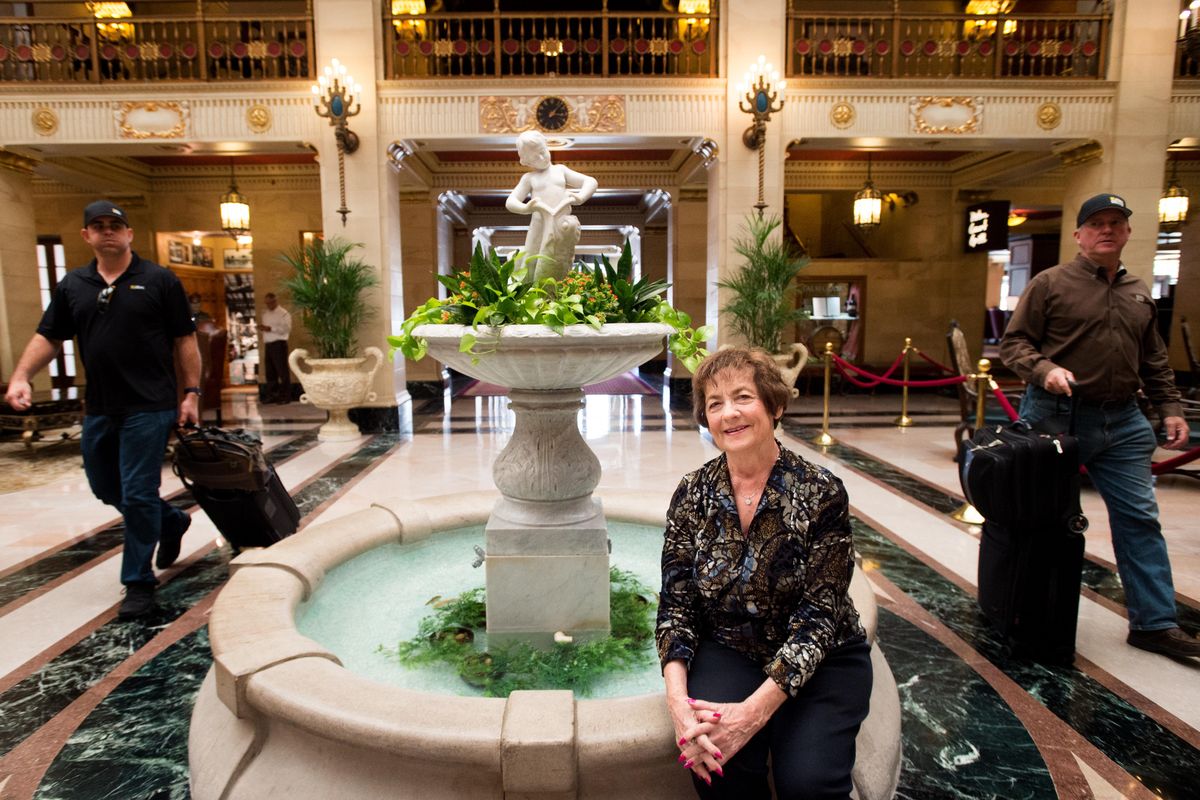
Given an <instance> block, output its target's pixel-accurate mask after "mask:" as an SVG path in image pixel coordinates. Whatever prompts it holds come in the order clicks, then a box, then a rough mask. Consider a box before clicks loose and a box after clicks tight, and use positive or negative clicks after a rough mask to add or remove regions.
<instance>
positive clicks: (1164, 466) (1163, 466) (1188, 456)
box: [1150, 447, 1200, 475]
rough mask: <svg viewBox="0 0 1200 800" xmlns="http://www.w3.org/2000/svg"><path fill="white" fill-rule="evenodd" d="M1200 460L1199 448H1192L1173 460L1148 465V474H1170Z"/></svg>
mask: <svg viewBox="0 0 1200 800" xmlns="http://www.w3.org/2000/svg"><path fill="white" fill-rule="evenodd" d="M1197 458H1200V447H1193V448H1192V449H1191V450H1188V451H1187V452H1186V453H1181V454H1180V455H1177V456H1175V457H1174V458H1168V459H1167V460H1166V461H1158V462H1155V463H1154V464H1151V465H1150V472H1152V473H1153V474H1155V475H1161V474H1163V473H1164V472H1171V471H1173V470H1176V469H1178V468H1179V467H1182V466H1183V465H1184V464H1190V463H1192V462H1193V461H1195V460H1196V459H1197Z"/></svg>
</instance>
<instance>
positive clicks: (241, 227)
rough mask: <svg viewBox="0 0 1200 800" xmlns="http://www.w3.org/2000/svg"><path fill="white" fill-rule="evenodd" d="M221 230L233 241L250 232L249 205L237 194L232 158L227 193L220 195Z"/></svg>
mask: <svg viewBox="0 0 1200 800" xmlns="http://www.w3.org/2000/svg"><path fill="white" fill-rule="evenodd" d="M221 230H223V231H225V232H226V233H227V234H229V236H230V237H231V238H234V239H236V238H238V237H239V236H245V235H246V234H247V233H249V232H250V204H249V203H247V202H246V198H245V197H243V196H242V195H240V194H238V188H237V179H236V178H235V177H234V172H233V159H232V158H231V159H229V191H228V192H226V193H225V194H223V195H221Z"/></svg>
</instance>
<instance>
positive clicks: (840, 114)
mask: <svg viewBox="0 0 1200 800" xmlns="http://www.w3.org/2000/svg"><path fill="white" fill-rule="evenodd" d="M829 121H830V122H832V123H833V127H835V128H843V129H844V128H849V127H850V126H851V125H853V124H854V106H852V105H850V104H849V103H846V102H842V103H834V104H833V108H831V109H830V110H829Z"/></svg>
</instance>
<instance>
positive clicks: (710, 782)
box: [704, 776, 712, 786]
mask: <svg viewBox="0 0 1200 800" xmlns="http://www.w3.org/2000/svg"><path fill="white" fill-rule="evenodd" d="M704 782H705V783H707V784H708V785H709V786H712V778H709V777H707V776H706V777H705V778H704Z"/></svg>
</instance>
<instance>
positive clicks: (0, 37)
mask: <svg viewBox="0 0 1200 800" xmlns="http://www.w3.org/2000/svg"><path fill="white" fill-rule="evenodd" d="M306 5H307V4H306ZM34 6H35V7H46V6H51V7H58V8H60V9H61V10H63V11H71V10H75V9H78V8H81V7H82V4H78V3H75V4H71V5H66V4H57V3H56V4H49V3H35V4H34ZM196 6H197V13H195V14H190V15H171V16H137V15H135V16H130V17H122V18H118V19H109V18H95V17H90V16H88V17H70V16H65V15H64V16H26V17H0V82H39V83H134V82H145V81H248V80H250V81H253V80H286V79H288V78H297V79H310V78H311V77H313V75H314V63H315V58H314V53H313V47H312V42H313V33H312V13H311V10H309V11H308V12H307V13H304V14H298V15H295V16H290V15H289V16H279V15H275V16H263V15H254V16H247V15H216V14H214V15H207V14H204V13H203V10H202V7H201V5H200V4H199V3H197V4H196Z"/></svg>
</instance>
